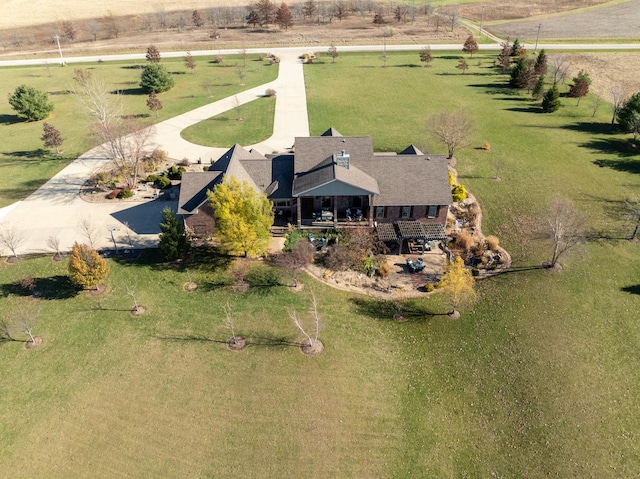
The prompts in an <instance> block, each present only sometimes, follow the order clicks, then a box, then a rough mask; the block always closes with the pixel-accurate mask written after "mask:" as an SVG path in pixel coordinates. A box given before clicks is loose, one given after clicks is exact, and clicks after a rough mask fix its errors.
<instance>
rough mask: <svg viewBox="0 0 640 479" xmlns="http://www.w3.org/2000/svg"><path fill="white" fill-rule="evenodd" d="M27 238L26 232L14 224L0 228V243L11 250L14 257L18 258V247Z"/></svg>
mask: <svg viewBox="0 0 640 479" xmlns="http://www.w3.org/2000/svg"><path fill="white" fill-rule="evenodd" d="M26 240H27V236H26V234H25V233H24V232H23V231H22V230H19V229H18V228H17V226H16V225H9V226H5V227H3V228H2V229H0V244H2V245H4V246H5V247H6V248H7V249H9V250H10V251H11V253H12V254H13V258H14V259H16V260H17V259H18V249H19V248H20V247H21V246H22V245H23V244H24V242H25V241H26Z"/></svg>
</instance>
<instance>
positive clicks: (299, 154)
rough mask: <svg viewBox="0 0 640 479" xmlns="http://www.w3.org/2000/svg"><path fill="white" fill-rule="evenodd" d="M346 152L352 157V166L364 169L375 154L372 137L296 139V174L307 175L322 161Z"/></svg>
mask: <svg viewBox="0 0 640 479" xmlns="http://www.w3.org/2000/svg"><path fill="white" fill-rule="evenodd" d="M343 150H344V151H345V153H347V154H348V155H349V156H350V157H351V160H350V161H351V164H352V165H355V166H356V167H358V168H360V169H363V168H362V163H364V162H365V161H367V160H368V159H369V158H371V156H372V154H373V140H372V139H371V137H370V136H348V137H342V136H314V137H298V138H296V152H295V173H296V175H298V174H300V173H305V172H307V171H310V170H312V169H313V168H315V167H317V166H318V165H319V164H320V163H321V162H322V161H325V160H326V159H327V158H329V157H332V156H333V155H336V154H339V153H341V152H342V151H343Z"/></svg>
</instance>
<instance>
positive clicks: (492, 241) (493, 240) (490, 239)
mask: <svg viewBox="0 0 640 479" xmlns="http://www.w3.org/2000/svg"><path fill="white" fill-rule="evenodd" d="M485 240H486V242H487V248H489V249H490V250H491V251H495V250H497V249H498V246H499V245H500V240H499V239H498V237H497V236H493V235H490V236H487V237H486V238H485Z"/></svg>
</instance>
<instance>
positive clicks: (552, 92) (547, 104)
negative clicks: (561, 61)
mask: <svg viewBox="0 0 640 479" xmlns="http://www.w3.org/2000/svg"><path fill="white" fill-rule="evenodd" d="M560 106H561V102H560V92H559V91H558V87H557V86H556V85H553V86H552V87H551V88H550V89H549V90H547V93H545V94H544V98H543V99H542V111H543V112H545V113H553V112H554V111H557V110H558V109H559V108H560Z"/></svg>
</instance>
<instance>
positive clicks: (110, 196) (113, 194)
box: [107, 188, 122, 200]
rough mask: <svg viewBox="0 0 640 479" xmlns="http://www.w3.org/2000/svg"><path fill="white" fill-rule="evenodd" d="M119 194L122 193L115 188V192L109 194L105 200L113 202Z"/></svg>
mask: <svg viewBox="0 0 640 479" xmlns="http://www.w3.org/2000/svg"><path fill="white" fill-rule="evenodd" d="M120 192H122V189H120V188H116V189H115V190H113V191H112V192H111V193H109V194H108V195H107V199H108V200H115V199H116V198H117V197H118V195H119V194H120Z"/></svg>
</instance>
